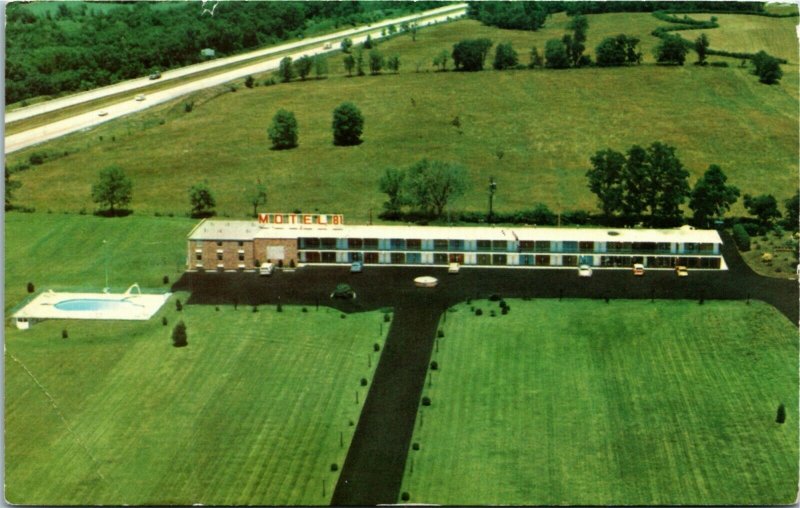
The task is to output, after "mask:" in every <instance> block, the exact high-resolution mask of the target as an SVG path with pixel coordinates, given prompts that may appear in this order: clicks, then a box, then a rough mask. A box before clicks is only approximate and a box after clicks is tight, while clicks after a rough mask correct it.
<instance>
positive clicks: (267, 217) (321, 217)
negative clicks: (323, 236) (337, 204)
mask: <svg viewBox="0 0 800 508" xmlns="http://www.w3.org/2000/svg"><path fill="white" fill-rule="evenodd" d="M258 224H259V225H261V226H266V225H270V224H278V225H280V224H300V225H304V226H312V225H313V226H341V225H343V224H344V215H342V214H338V213H337V214H329V213H259V214H258Z"/></svg>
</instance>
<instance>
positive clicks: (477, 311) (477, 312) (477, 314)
mask: <svg viewBox="0 0 800 508" xmlns="http://www.w3.org/2000/svg"><path fill="white" fill-rule="evenodd" d="M475 315H476V316H483V311H482V310H481V309H475Z"/></svg>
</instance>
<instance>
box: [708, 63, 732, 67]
mask: <svg viewBox="0 0 800 508" xmlns="http://www.w3.org/2000/svg"><path fill="white" fill-rule="evenodd" d="M708 65H710V66H711V67H728V62H711V63H710V64H708Z"/></svg>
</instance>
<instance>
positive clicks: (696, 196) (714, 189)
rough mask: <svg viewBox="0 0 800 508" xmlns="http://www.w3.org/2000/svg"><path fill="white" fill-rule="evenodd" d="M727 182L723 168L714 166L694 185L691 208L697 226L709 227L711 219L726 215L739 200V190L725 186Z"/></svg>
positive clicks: (690, 202) (731, 186) (690, 200)
mask: <svg viewBox="0 0 800 508" xmlns="http://www.w3.org/2000/svg"><path fill="white" fill-rule="evenodd" d="M727 180H728V177H727V176H725V173H723V172H722V168H720V167H719V166H717V165H716V164H712V165H710V166H709V167H708V170H707V171H706V172H705V173H704V174H703V176H702V177H701V178H700V179H699V180H697V182H696V183H695V184H694V189H692V193H691V197H690V199H689V208H691V209H692V212H693V213H694V220H695V223H696V224H698V225H700V226H708V221H709V220H710V219H714V218H717V217H721V216H722V215H724V214H725V212H726V211H728V210H730V208H731V205H732V204H734V203H735V202H736V200H737V199H739V189H738V188H736V187H734V186H733V185H725V182H726V181H727Z"/></svg>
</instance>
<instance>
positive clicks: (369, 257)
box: [364, 240, 378, 264]
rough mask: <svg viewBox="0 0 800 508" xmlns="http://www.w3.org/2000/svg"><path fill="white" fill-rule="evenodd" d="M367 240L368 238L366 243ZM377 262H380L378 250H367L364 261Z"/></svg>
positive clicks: (368, 262)
mask: <svg viewBox="0 0 800 508" xmlns="http://www.w3.org/2000/svg"><path fill="white" fill-rule="evenodd" d="M375 241H376V242H377V241H378V240H375ZM366 242H367V240H364V243H366ZM377 262H378V253H377V252H365V253H364V263H367V264H375V263H377Z"/></svg>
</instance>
